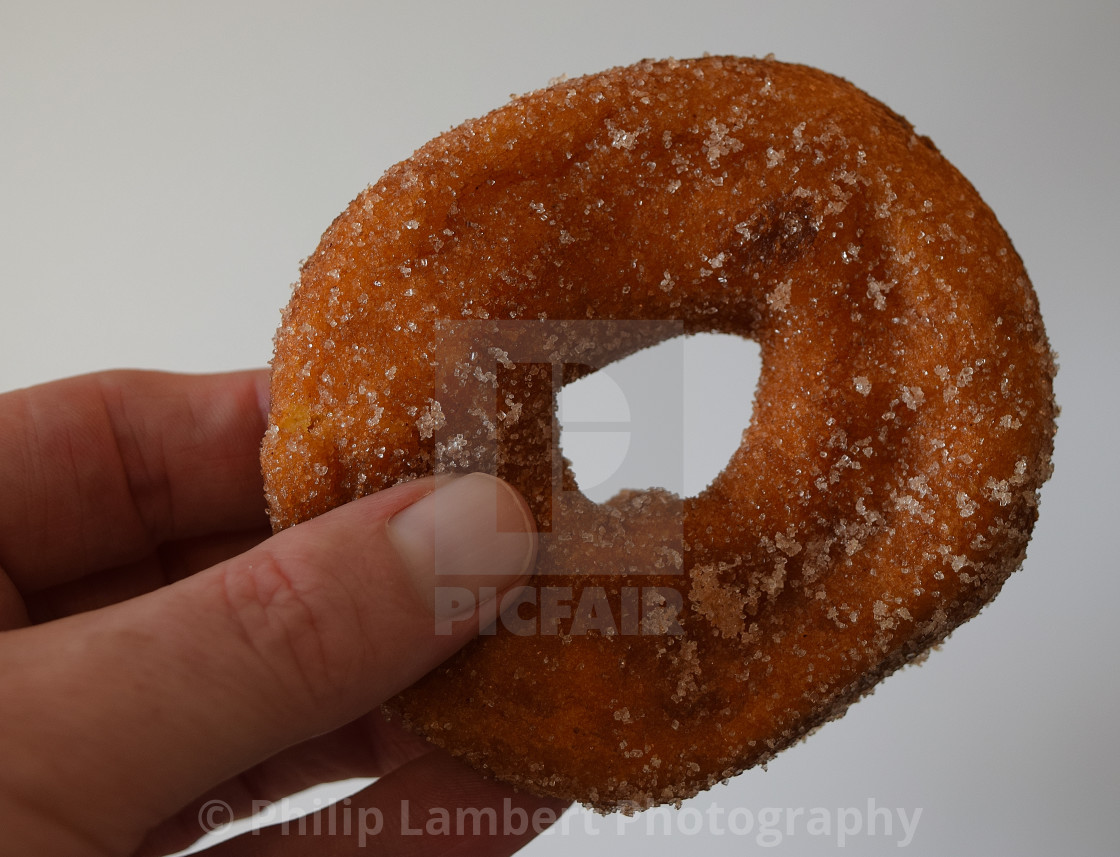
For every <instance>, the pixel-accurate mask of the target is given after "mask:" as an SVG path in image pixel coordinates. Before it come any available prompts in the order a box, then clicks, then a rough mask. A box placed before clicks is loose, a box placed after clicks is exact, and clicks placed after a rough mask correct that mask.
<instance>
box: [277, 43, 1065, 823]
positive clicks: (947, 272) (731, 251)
mask: <svg viewBox="0 0 1120 857" xmlns="http://www.w3.org/2000/svg"><path fill="white" fill-rule="evenodd" d="M588 319H595V320H608V319H611V320H615V321H616V324H615V325H614V326H613V327H612V326H611V325H606V326H605V327H599V328H596V331H595V333H594V335H591V334H589V333H588V328H587V327H586V326H585V325H583V322H585V321H586V320H588ZM637 321H644V322H645V321H649V322H654V323H653V324H648V325H647V324H639V325H636V326H635V325H633V324H627V323H628V322H637ZM661 322H665V323H664V324H661ZM534 325H537V326H534ZM682 328H683V330H684V331H685V332H698V331H718V332H730V333H738V334H741V335H744V336H751V337H753V338H755V339H757V340H758V341H759V343H760V345H761V350H762V359H763V370H762V375H761V378H760V382H759V387H758V391H757V394H756V398H755V405H754V413H753V416H752V420H751V424H750V426H749V427H748V428H747V430H746V431H745V433H744V437H743V442H742V445H741V447H740V448H739V449H738V450H737V451H736V452H735V454H734V455H733V456H732V459H731V461H730V462H729V463H728V465H727V467H726V468H725V470H724V471H723V472H722V473H720V474H719V475H718V476H717V477H716V478H715V479H714V480H713V482H712V484H711V485H710V486H708V488H707V489H705V490H704V491H703V492H702V493H701V494H700V495H698V496H697V497H691V498H687V499H683V500H682V499H681V498H677V497H674V496H672V495H671V494H668V493H667V492H664V491H660V490H657V489H649V490H645V491H632V492H625V493H623V494H621V495H619V496H618V497H616V498H614V499H612V500H611V501H610V502H608V503H606V504H602V505H597V504H594V503H591V502H590V501H588V500H587V499H586V498H584V497H583V496H582V495H581V494H580V493H579V491H578V489H577V488H576V486H575V482H574V479H573V478H572V476H571V473H570V470H569V468H568V466H567V463H566V462H563V460H562V458H561V457H560V454H559V451H558V450H557V449H556V443H557V439H558V437H559V432H558V430H557V427H556V424H555V417H554V413H553V410H554V408H553V404H554V398H555V392H556V388H557V386H558V384H560V383H563V382H566V381H570V380H573V379H574V378H576V377H579V376H580V375H581V374H586V372H588V371H591V370H592V369H593V368H594V367H597V366H603V365H605V364H606V363H609V362H610V361H611V360H613V359H617V358H619V357H622V356H624V355H626V354H629V353H632V352H634V351H636V350H638V349H641V348H643V347H646V346H648V345H650V344H652V343H653V342H656V341H659V340H660V339H663V338H666V337H668V336H672V335H675V332H679V331H680V330H681V329H682ZM527 355H528V356H527ZM727 371H728V372H734V371H735V367H727ZM1053 372H1054V365H1053V361H1052V358H1051V354H1050V350H1049V347H1048V344H1047V340H1046V336H1045V332H1044V330H1043V327H1042V323H1041V320H1040V318H1039V316H1038V310H1037V303H1036V300H1035V296H1034V293H1033V291H1032V288H1031V285H1030V282H1029V280H1028V279H1027V276H1026V273H1025V272H1024V270H1023V267H1022V263H1021V262H1020V260H1019V257H1018V256H1017V254H1016V253H1015V251H1014V249H1013V248H1012V246H1011V244H1010V242H1009V241H1008V239H1007V237H1006V236H1005V235H1004V233H1003V231H1002V229H1001V228H1000V227H999V225H998V223H997V222H996V220H995V218H994V216H993V215H992V213H991V211H990V210H989V209H988V208H987V206H985V205H984V203H983V202H982V200H981V199H980V198H979V196H978V195H977V194H976V192H975V190H973V188H972V187H971V186H970V185H969V184H968V183H967V181H965V179H964V178H963V177H961V176H960V174H959V173H958V172H957V171H956V170H955V169H954V168H953V167H952V166H951V165H949V164H948V163H947V162H946V161H945V160H944V159H943V158H942V157H941V155H940V154H939V153H938V151H937V150H936V148H935V147H934V146H933V144H932V143H931V142H930V141H929V140H928V139H927V138H925V137H921V136H919V135H917V134H916V133H915V132H914V130H913V128H912V127H911V126H910V125H909V124H908V123H907V122H906V121H905V120H904V119H902V118H901V117H899V116H898V115H897V114H895V113H893V112H892V111H890V110H889V109H888V108H886V107H884V106H883V105H882V104H880V103H878V102H876V101H874V100H873V99H871V98H870V97H869V96H867V95H866V94H864V93H862V92H861V91H859V90H857V89H855V88H854V87H852V86H851V85H849V84H847V83H846V82H844V81H841V80H839V79H837V78H834V77H831V76H829V75H827V74H824V73H823V72H819V71H816V70H813V69H809V68H805V67H802V66H794V65H787V64H783V63H778V62H774V61H772V60H748V59H738V58H732V57H707V58H704V59H701V60H690V61H675V60H671V61H666V62H660V63H658V62H643V63H639V64H637V65H634V66H631V67H628V68H620V69H614V70H611V71H608V72H605V73H603V74H600V75H593V76H590V77H586V78H581V79H579V80H564V81H559V82H556V83H555V84H554V85H553V86H551V87H549V88H547V89H545V90H541V91H539V92H536V93H531V94H529V95H526V96H522V97H520V98H517V99H516V100H514V101H513V102H512V103H511V104H509V105H507V106H506V107H504V108H501V109H500V110H497V111H495V112H493V113H491V114H489V115H487V116H485V117H482V118H481V119H477V120H473V121H471V122H467V123H465V124H464V125H462V126H460V127H458V128H456V129H454V130H452V131H450V132H449V133H447V134H445V135H443V136H441V137H439V138H437V139H436V140H433V141H432V142H431V143H429V144H427V145H426V146H424V147H423V148H422V149H421V150H419V151H418V152H417V153H416V154H415V155H414V156H413V157H412V158H410V159H409V160H407V161H405V162H403V163H401V164H398V165H397V166H395V167H393V168H392V169H390V170H389V172H388V173H386V175H385V176H384V177H383V178H382V179H381V180H380V181H379V182H377V183H376V184H375V185H373V186H371V187H370V188H368V189H367V190H366V191H364V192H363V193H362V194H361V195H359V197H358V198H357V199H356V200H355V201H354V202H353V203H352V204H351V206H350V207H349V208H348V209H347V211H345V212H344V213H343V214H342V215H340V216H339V218H338V219H337V220H336V221H335V222H334V223H333V224H332V225H331V227H330V229H329V230H328V231H327V233H326V234H325V235H324V237H323V240H322V243H321V244H320V246H319V248H318V250H317V251H316V252H315V254H314V255H313V256H312V257H311V258H310V259H309V260H308V261H307V263H306V264H305V265H304V267H303V270H302V276H301V281H300V284H299V286H298V288H297V290H296V291H295V293H294V295H293V298H292V301H291V303H290V304H289V306H288V307H287V309H286V310H285V312H284V316H283V321H282V324H281V327H280V330H279V331H278V333H277V338H276V356H275V359H274V362H273V388H272V389H273V398H272V410H271V417H270V424H269V428H268V432H267V435H266V437H265V441H264V446H263V453H262V461H263V468H264V473H265V479H266V489H267V494H268V501H269V507H270V513H271V515H272V519H273V523H274V526H275V527H276V528H283V527H287V526H291V525H292V524H294V523H297V522H298V521H301V520H304V519H307V518H309V517H313V516H314V515H317V514H320V513H322V512H325V511H327V510H328V509H330V508H332V507H334V506H336V505H339V504H341V503H344V502H346V501H348V500H350V499H352V498H356V497H359V496H362V495H365V494H368V493H371V492H374V491H378V490H380V489H382V488H385V487H388V486H391V485H393V484H395V483H397V482H400V481H403V480H408V479H414V478H417V477H420V476H423V475H426V474H429V473H433V472H468V471H471V470H486V471H489V472H492V473H496V474H497V475H500V476H502V477H503V478H505V479H507V480H509V481H510V482H511V483H513V484H514V485H515V486H517V487H518V489H519V490H521V491H522V493H524V494H525V496H526V497H527V499H528V500H529V503H530V505H531V507H532V509H533V512H534V515H535V516H536V518H537V523H538V526H539V527H540V528H541V529H542V531H543V532H542V551H541V556H540V559H539V562H538V567H537V577H536V578H535V579H534V582H533V585H532V586H531V587H530V588H529V589H528V590H527V591H526V592H523V593H522V594H521V595H522V596H523V597H524V598H525V599H526V600H525V601H524V603H523V604H522V605H521V607H520V608H519V609H521V610H522V612H521V613H518V614H517V616H515V617H512V618H510V619H509V620H508V621H498V622H497V624H496V626H495V627H494V628H492V629H491V630H492V631H493V633H492V634H489V633H488V634H484V635H483V636H482V637H480V639H479V640H478V641H476V642H475V643H473V644H471V645H470V646H468V647H467V648H466V649H465V650H463V652H462V653H460V654H459V655H458V656H456V657H455V658H453V659H452V660H451V661H449V662H448V663H447V664H444V665H443V666H441V667H439V668H438V669H436V670H435V671H434V672H433V673H431V674H430V675H429V676H428V677H427V678H425V679H424V680H423V681H421V682H420V683H418V684H417V685H416V686H414V687H413V688H411V689H409V690H408V691H406V692H405V693H404V694H402V695H401V696H400V697H399V698H397V699H396V700H394V701H393V702H392V704H391V707H392V708H393V709H395V710H396V711H397V712H399V713H400V714H401V715H402V716H403V717H404V718H405V720H406V721H407V722H408V723H409V724H410V725H411V726H412V727H413V728H415V729H417V730H418V731H420V732H421V733H423V734H424V735H426V736H427V737H428V738H429V739H430V740H432V741H434V742H435V743H437V744H439V745H441V746H444V747H446V748H448V749H449V750H450V751H451V752H453V753H455V754H457V755H459V756H461V757H462V758H464V759H465V760H466V761H467V762H468V763H470V764H472V765H474V766H476V767H477V768H479V769H480V770H483V771H486V772H489V773H491V774H493V775H494V776H497V777H499V778H502V779H504V780H507V781H509V782H512V783H515V784H518V785H520V786H522V787H524V788H527V789H530V790H532V791H535V792H539V793H544V794H553V795H558V796H561V797H565V798H574V799H577V800H580V801H583V802H584V803H587V804H590V805H593V806H595V807H598V808H600V809H611V808H615V807H618V806H620V805H625V806H629V807H634V806H639V807H641V806H650V805H653V804H658V803H666V802H676V801H680V800H681V799H683V798H686V797H689V796H691V795H693V794H695V793H696V792H697V791H699V790H701V789H704V788H706V787H709V786H711V785H712V784H714V783H716V782H719V781H720V780H723V779H726V778H727V777H730V776H733V775H734V774H736V773H738V772H739V771H742V770H743V769H745V768H747V767H750V766H752V765H755V764H759V763H764V762H766V761H767V760H768V759H770V758H771V757H772V756H773V755H774V754H775V753H777V752H779V751H780V750H781V749H783V748H784V747H786V746H788V745H789V744H791V743H793V742H794V741H796V740H798V739H799V738H801V737H802V736H804V735H806V734H808V733H809V732H810V731H812V730H813V729H815V728H816V727H817V726H819V725H820V724H821V723H822V722H824V721H826V720H828V719H830V718H833V717H837V716H839V715H840V714H842V713H843V711H844V710H845V709H846V707H847V706H848V705H849V704H850V703H851V702H852V701H854V700H855V699H857V698H858V697H859V696H860V695H861V694H863V693H865V692H867V691H868V690H869V689H870V688H871V687H872V686H874V684H875V683H876V682H877V681H878V680H879V679H881V678H882V677H884V676H885V675H887V674H889V673H890V672H892V671H893V670H895V669H897V668H898V667H900V666H902V665H904V664H906V663H908V662H911V661H914V660H916V659H919V658H921V657H923V656H924V653H925V652H926V651H927V650H928V649H929V648H930V647H931V646H932V645H934V644H936V643H938V642H940V641H941V640H942V639H944V637H945V636H946V635H947V634H948V633H949V632H950V631H951V630H952V629H953V628H954V627H956V626H957V625H959V624H960V623H961V622H963V621H965V620H966V619H968V618H970V617H971V616H973V615H974V614H975V613H976V612H977V611H978V610H979V609H980V608H981V607H982V606H983V605H984V604H986V603H987V602H988V601H989V600H990V599H991V598H992V597H993V596H994V595H995V594H996V593H997V592H998V590H999V588H1000V587H1001V585H1002V584H1003V582H1004V580H1005V579H1006V578H1007V576H1008V575H1009V574H1010V573H1011V571H1013V570H1014V569H1015V568H1017V567H1018V566H1019V565H1020V564H1021V562H1022V559H1023V555H1024V551H1025V548H1026V544H1027V541H1028V539H1029V536H1030V531H1031V527H1032V525H1033V523H1034V520H1035V517H1036V511H1037V508H1036V507H1037V498H1038V489H1039V487H1040V485H1041V484H1042V482H1043V481H1045V479H1046V478H1047V477H1048V475H1049V472H1050V463H1049V462H1050V455H1051V451H1052V442H1053V432H1054V417H1055V407H1054V404H1053V399H1052V391H1051V381H1052V376H1053ZM553 462H556V465H555V467H554V464H553ZM519 597H520V596H519ZM529 598H531V599H532V600H531V601H529V600H528V599H529ZM546 606H548V608H549V610H551V611H552V612H551V613H549V614H548V615H545V614H546V612H547V611H546V610H545V607H546ZM530 608H532V609H535V610H536V611H537V612H536V614H534V615H533V618H532V621H533V622H534V623H535V624H534V626H533V629H532V632H531V633H525V634H522V633H519V632H518V630H517V628H512V627H511V625H514V624H516V622H517V621H520V622H521V623H522V624H521V625H519V626H517V627H518V628H521V629H524V627H525V623H526V622H528V621H529V620H528V619H527V616H528V614H529V613H531V612H532V609H530Z"/></svg>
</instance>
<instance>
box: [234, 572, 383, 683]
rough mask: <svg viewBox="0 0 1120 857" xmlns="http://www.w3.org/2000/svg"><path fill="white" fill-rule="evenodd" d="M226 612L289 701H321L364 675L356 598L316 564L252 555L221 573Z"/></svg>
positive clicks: (251, 650)
mask: <svg viewBox="0 0 1120 857" xmlns="http://www.w3.org/2000/svg"><path fill="white" fill-rule="evenodd" d="M222 589H223V596H224V600H225V605H226V609H227V611H228V613H229V615H230V617H231V619H232V620H233V621H234V622H235V624H236V626H237V632H238V634H239V636H240V637H241V639H242V640H243V641H244V642H245V643H246V646H247V648H248V649H249V650H250V652H251V653H252V655H253V656H254V657H255V658H256V659H257V660H258V661H259V663H260V664H261V665H262V666H263V667H264V668H265V669H266V670H268V671H269V672H270V673H272V675H273V677H274V678H275V682H274V684H275V686H276V687H278V688H280V690H281V692H282V693H283V694H284V695H285V696H286V700H285V701H286V702H287V703H288V704H295V705H300V704H309V705H323V704H333V703H335V702H337V701H339V700H340V699H341V698H342V697H343V696H344V695H345V694H346V693H347V692H348V691H351V692H352V689H353V687H354V683H355V680H356V677H357V675H358V674H359V672H360V663H361V657H360V650H361V646H360V645H359V644H357V642H356V640H355V637H356V635H358V634H359V629H358V627H357V623H356V622H355V613H356V610H355V608H354V605H353V602H352V600H351V599H350V598H349V597H348V596H347V594H346V593H345V591H344V589H343V588H342V587H340V586H339V585H338V584H337V583H336V582H335V581H333V579H332V578H331V577H330V576H329V575H328V574H325V573H324V572H323V570H322V569H321V568H319V567H317V566H316V565H315V564H314V563H312V562H309V561H306V560H303V559H301V558H299V557H290V556H285V557H277V556H276V555H274V554H272V553H271V552H270V551H268V550H258V551H256V552H254V555H253V558H252V560H251V561H250V562H246V563H245V564H242V565H240V566H239V567H236V568H230V569H228V570H227V571H226V572H225V574H224V575H223V576H222Z"/></svg>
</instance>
